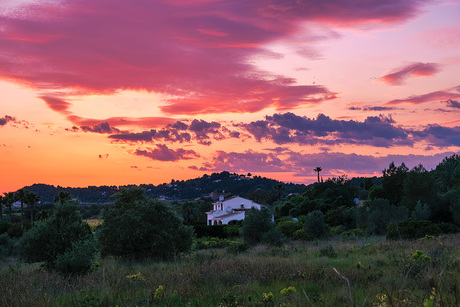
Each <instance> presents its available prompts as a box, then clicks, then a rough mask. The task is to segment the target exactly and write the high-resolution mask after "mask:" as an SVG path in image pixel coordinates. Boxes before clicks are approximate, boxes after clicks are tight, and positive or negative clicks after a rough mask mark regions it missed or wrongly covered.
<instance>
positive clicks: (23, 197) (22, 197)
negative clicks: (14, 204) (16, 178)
mask: <svg viewBox="0 0 460 307" xmlns="http://www.w3.org/2000/svg"><path fill="white" fill-rule="evenodd" d="M14 195H15V197H16V200H19V201H20V202H21V229H22V228H23V227H24V225H23V217H24V203H25V202H26V190H24V189H20V190H18V191H16V193H14Z"/></svg>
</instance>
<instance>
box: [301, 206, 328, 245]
mask: <svg viewBox="0 0 460 307" xmlns="http://www.w3.org/2000/svg"><path fill="white" fill-rule="evenodd" d="M328 230H329V226H328V225H327V224H326V222H325V221H324V215H323V213H322V212H321V211H319V210H314V211H312V212H310V213H308V215H307V219H306V220H305V236H306V237H307V239H309V240H313V239H321V238H324V237H326V236H327V232H328Z"/></svg>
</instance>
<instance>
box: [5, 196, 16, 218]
mask: <svg viewBox="0 0 460 307" xmlns="http://www.w3.org/2000/svg"><path fill="white" fill-rule="evenodd" d="M3 195H4V198H3V203H4V204H5V206H6V207H7V208H8V209H9V211H8V217H9V219H10V222H11V207H12V206H13V204H14V202H15V201H16V198H15V196H14V193H13V192H7V193H3Z"/></svg>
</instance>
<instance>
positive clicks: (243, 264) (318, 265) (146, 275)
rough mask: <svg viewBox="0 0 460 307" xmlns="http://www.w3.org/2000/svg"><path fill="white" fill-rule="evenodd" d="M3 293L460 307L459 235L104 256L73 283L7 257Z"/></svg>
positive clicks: (0, 296)
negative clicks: (152, 258)
mask: <svg viewBox="0 0 460 307" xmlns="http://www.w3.org/2000/svg"><path fill="white" fill-rule="evenodd" d="M232 250H233V249H232ZM0 291H1V293H0V306H117V305H118V306H149V305H150V306H424V305H425V306H459V305H460V237H459V236H458V235H451V236H442V237H437V238H432V237H428V238H424V239H421V240H416V241H387V240H385V239H384V238H381V237H368V238H363V239H355V240H343V239H341V238H337V239H331V240H328V241H320V242H292V243H289V244H287V245H283V246H280V247H269V246H264V245H258V246H255V247H253V248H250V249H248V250H247V251H244V252H240V253H234V252H232V251H231V250H230V249H229V248H217V249H201V250H194V251H193V252H191V253H190V254H187V255H184V256H183V257H181V258H180V259H175V260H171V261H170V262H149V261H144V262H126V261H121V260H117V259H114V258H106V259H101V260H100V261H99V262H98V263H97V264H96V266H95V268H94V270H93V271H92V272H90V273H89V274H88V275H85V276H72V277H69V278H64V277H61V276H60V275H57V274H55V273H53V272H48V271H46V270H44V269H43V268H41V266H40V264H24V263H23V262H20V261H19V260H18V259H16V258H6V259H3V260H2V262H1V265H0ZM431 304H433V305H431Z"/></svg>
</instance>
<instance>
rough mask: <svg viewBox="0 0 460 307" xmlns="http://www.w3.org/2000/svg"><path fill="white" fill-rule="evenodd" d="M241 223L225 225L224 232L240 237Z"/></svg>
mask: <svg viewBox="0 0 460 307" xmlns="http://www.w3.org/2000/svg"><path fill="white" fill-rule="evenodd" d="M240 228H241V226H240V225H224V233H225V234H226V235H227V237H238V236H239V235H240Z"/></svg>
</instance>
